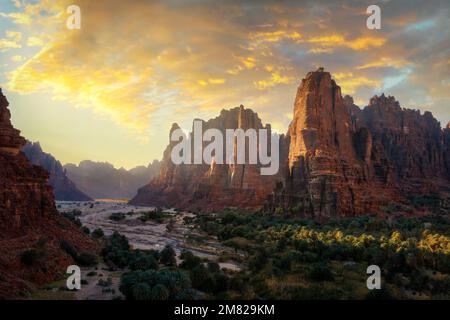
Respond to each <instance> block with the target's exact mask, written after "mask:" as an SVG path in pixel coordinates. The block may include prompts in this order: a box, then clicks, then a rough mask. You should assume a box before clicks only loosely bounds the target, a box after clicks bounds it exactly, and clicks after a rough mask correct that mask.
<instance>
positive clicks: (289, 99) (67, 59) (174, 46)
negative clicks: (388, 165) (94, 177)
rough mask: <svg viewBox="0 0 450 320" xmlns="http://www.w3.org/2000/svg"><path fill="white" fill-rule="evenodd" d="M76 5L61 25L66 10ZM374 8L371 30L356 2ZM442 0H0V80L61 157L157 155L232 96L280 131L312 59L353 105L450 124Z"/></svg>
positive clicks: (31, 132) (37, 136)
mask: <svg viewBox="0 0 450 320" xmlns="http://www.w3.org/2000/svg"><path fill="white" fill-rule="evenodd" d="M71 4H75V5H78V6H79V7H80V9H81V29H79V30H70V29H68V28H67V27H66V21H67V19H68V18H69V17H70V13H67V11H66V10H67V7H68V6H69V5H71ZM371 4H377V5H378V6H379V7H380V9H381V29H380V30H369V29H368V28H367V27H366V19H367V17H368V14H367V13H366V9H367V7H368V6H369V5H371ZM449 11H450V5H449V2H448V0H445V1H438V0H430V1H416V0H404V1H402V0H396V1H387V0H386V1H373V0H372V1H358V0H353V1H350V0H349V1H320V0H319V1H301V0H295V1H265V0H259V1H254V0H247V1H245V0H240V1H237V0H229V1H224V0H223V1H219V0H216V1H210V0H208V1H207V0H167V1H157V0H155V1H153V0H128V1H126V0H96V1H91V0H70V1H66V0H0V87H1V88H2V89H3V92H4V94H5V95H6V96H7V98H8V100H9V102H10V109H11V113H12V121H13V124H14V126H15V127H16V128H18V129H19V130H21V131H22V135H23V136H25V137H26V138H27V139H29V140H31V141H39V142H40V143H41V146H42V147H43V149H44V151H46V152H49V153H51V154H53V155H54V156H55V157H56V158H57V159H58V160H60V161H61V162H62V163H78V162H79V161H82V160H86V159H89V160H93V161H107V162H109V163H111V164H113V165H114V166H116V167H117V168H119V167H125V168H132V167H134V166H137V165H147V164H148V163H150V162H151V161H152V160H153V159H161V158H162V153H163V151H164V149H165V147H166V145H167V144H168V142H169V129H170V127H171V125H172V123H174V122H177V123H178V124H179V125H180V126H181V127H182V128H183V129H185V130H189V129H190V128H191V126H192V121H193V119H195V118H202V119H205V120H207V119H209V118H212V117H215V116H217V115H218V114H219V112H220V110H222V109H229V108H233V107H236V106H239V105H241V104H243V105H244V106H246V107H248V108H251V109H253V110H254V111H255V112H257V113H258V115H259V116H260V118H261V119H262V121H263V123H271V124H272V127H273V129H274V130H275V131H277V132H279V133H285V132H286V131H287V127H288V125H289V122H290V120H291V118H292V111H293V103H294V99H295V94H296V91H297V87H298V85H299V84H300V82H301V79H302V78H304V76H305V75H306V73H307V72H308V71H312V70H315V69H317V68H318V67H320V66H322V67H324V68H325V70H326V71H329V72H331V74H332V76H333V78H334V79H335V80H336V82H337V84H338V85H340V86H341V88H342V93H343V94H349V95H351V96H352V97H353V98H354V100H355V103H356V104H357V105H359V106H360V107H364V106H366V105H367V104H368V101H369V99H370V97H372V96H373V95H375V94H378V95H379V94H381V93H385V94H386V95H393V96H395V97H396V98H397V100H399V102H400V104H401V105H402V107H407V108H413V109H420V110H422V111H425V110H429V111H432V112H433V114H434V116H435V117H436V118H437V119H438V120H439V121H440V122H441V124H442V126H444V125H446V123H447V122H448V121H450V109H449V108H450V20H449V19H450V18H449V17H450V12H449Z"/></svg>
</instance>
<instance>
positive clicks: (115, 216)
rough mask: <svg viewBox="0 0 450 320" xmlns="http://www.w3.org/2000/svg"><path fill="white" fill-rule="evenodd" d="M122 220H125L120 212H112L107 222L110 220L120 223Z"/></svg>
mask: <svg viewBox="0 0 450 320" xmlns="http://www.w3.org/2000/svg"><path fill="white" fill-rule="evenodd" d="M124 219H125V214H123V213H122V212H113V213H111V215H110V216H109V220H112V221H121V220H124Z"/></svg>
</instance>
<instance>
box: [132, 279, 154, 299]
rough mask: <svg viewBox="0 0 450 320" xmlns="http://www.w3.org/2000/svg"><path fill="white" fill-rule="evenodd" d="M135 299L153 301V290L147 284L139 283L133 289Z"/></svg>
mask: <svg viewBox="0 0 450 320" xmlns="http://www.w3.org/2000/svg"><path fill="white" fill-rule="evenodd" d="M133 299H134V300H151V299H152V288H150V286H149V285H148V284H146V283H137V284H136V285H135V286H134V287H133Z"/></svg>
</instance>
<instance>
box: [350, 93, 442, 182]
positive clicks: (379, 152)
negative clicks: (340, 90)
mask: <svg viewBox="0 0 450 320" xmlns="http://www.w3.org/2000/svg"><path fill="white" fill-rule="evenodd" d="M359 119H360V126H363V127H366V128H367V129H368V130H369V132H370V134H371V135H372V140H373V142H372V145H373V151H372V158H373V163H372V165H373V167H374V170H375V175H376V176H377V178H378V179H381V180H382V181H386V182H389V183H391V184H395V185H396V186H397V187H399V188H405V187H408V184H409V182H412V181H413V180H418V179H419V180H433V179H437V178H440V177H442V176H444V175H445V172H446V168H445V162H444V153H443V149H444V144H443V139H442V130H441V126H440V124H439V122H438V121H437V120H436V119H435V118H434V117H433V115H432V114H431V112H428V111H427V112H425V113H424V114H421V113H420V111H419V110H411V109H402V108H401V107H400V104H399V103H398V101H396V100H395V98H394V97H391V96H389V97H386V96H385V95H384V94H382V95H381V96H379V97H378V96H374V97H373V98H372V99H370V103H369V105H368V106H367V107H366V108H364V109H363V110H362V112H361V113H360V114H359Z"/></svg>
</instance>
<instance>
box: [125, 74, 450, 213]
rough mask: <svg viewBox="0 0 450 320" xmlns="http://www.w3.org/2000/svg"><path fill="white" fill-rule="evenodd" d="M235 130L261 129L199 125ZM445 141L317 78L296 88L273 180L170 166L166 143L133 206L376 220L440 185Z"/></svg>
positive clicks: (221, 121)
mask: <svg viewBox="0 0 450 320" xmlns="http://www.w3.org/2000/svg"><path fill="white" fill-rule="evenodd" d="M240 119H241V120H240ZM242 119H245V120H242ZM240 126H242V127H243V128H256V129H257V128H260V127H261V126H262V124H261V121H260V119H259V118H258V117H257V115H256V114H255V113H253V112H252V111H251V110H248V109H247V110H246V109H243V108H242V107H241V108H235V109H231V110H228V111H225V110H223V111H222V112H221V114H220V116H219V117H217V118H215V119H212V120H209V121H208V122H204V127H205V128H219V129H221V130H223V129H224V128H239V127H240ZM176 128H178V126H176V125H174V127H173V128H172V131H173V130H175V129H176ZM172 131H171V132H172ZM449 132H450V128H447V129H444V130H441V128H440V125H439V123H438V122H437V121H436V119H434V118H433V116H432V115H431V113H429V112H425V113H424V114H423V115H421V114H420V112H418V111H415V110H409V109H402V108H401V107H400V105H399V103H398V102H397V101H395V98H393V97H385V96H384V95H382V96H380V97H377V96H375V97H373V98H372V99H371V101H370V103H369V106H367V107H365V108H364V109H362V110H361V109H360V108H359V107H358V106H356V105H355V104H354V103H353V99H352V98H351V97H349V96H345V97H342V95H341V89H340V87H339V86H338V85H337V84H336V83H335V81H334V80H333V79H332V76H331V75H330V73H328V72H325V71H324V70H323V69H322V68H320V69H319V70H317V71H315V72H309V73H308V74H307V75H306V78H305V79H303V80H302V82H301V84H300V86H299V88H298V91H297V96H296V99H295V104H294V115H293V120H292V122H291V124H290V126H289V129H288V132H287V135H286V136H282V137H281V139H280V170H279V172H278V174H277V175H275V176H261V175H259V173H258V171H257V170H256V169H255V168H254V167H252V166H251V165H244V166H229V165H215V166H211V167H210V166H204V165H174V164H173V163H172V162H171V161H170V152H171V150H172V148H173V146H174V143H171V144H169V146H168V147H167V149H166V151H165V152H164V158H163V161H162V168H161V171H160V174H159V175H158V176H157V177H156V178H155V179H153V180H152V181H151V182H150V183H149V184H148V185H147V186H145V187H144V188H142V189H140V190H139V192H138V195H137V196H136V197H135V198H134V199H133V200H132V203H133V204H146V205H158V206H174V207H180V208H195V209H197V208H198V209H201V210H204V211H212V210H219V209H222V208H224V207H232V206H237V207H247V208H253V209H258V208H262V207H264V209H265V210H267V211H271V212H274V211H275V210H276V209H277V208H283V209H284V212H290V213H291V214H295V215H298V216H303V217H312V218H315V219H319V220H320V219H327V218H329V217H334V216H337V217H341V216H354V215H360V214H367V213H371V212H378V211H379V209H380V207H381V206H382V205H384V204H388V203H390V202H393V201H395V202H397V201H399V202H402V201H406V197H407V196H408V195H410V194H411V192H416V193H419V194H425V193H430V192H433V191H438V190H439V189H440V188H442V186H445V185H446V184H447V185H448V183H449V182H448V178H449V177H450V164H449V163H450V162H449V159H450V151H449V150H450V147H449V146H450V133H449Z"/></svg>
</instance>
